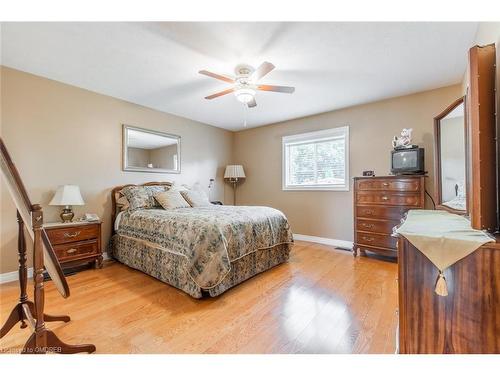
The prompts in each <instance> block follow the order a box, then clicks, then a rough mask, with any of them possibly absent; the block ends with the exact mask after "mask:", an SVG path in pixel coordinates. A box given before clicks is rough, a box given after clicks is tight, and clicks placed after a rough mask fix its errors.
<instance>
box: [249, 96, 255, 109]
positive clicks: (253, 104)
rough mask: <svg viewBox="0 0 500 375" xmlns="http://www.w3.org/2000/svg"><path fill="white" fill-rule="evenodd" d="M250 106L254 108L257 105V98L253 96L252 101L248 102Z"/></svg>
mask: <svg viewBox="0 0 500 375" xmlns="http://www.w3.org/2000/svg"><path fill="white" fill-rule="evenodd" d="M247 105H248V108H253V107H256V106H257V102H256V101H255V98H253V99H252V100H251V101H249V102H248V103H247Z"/></svg>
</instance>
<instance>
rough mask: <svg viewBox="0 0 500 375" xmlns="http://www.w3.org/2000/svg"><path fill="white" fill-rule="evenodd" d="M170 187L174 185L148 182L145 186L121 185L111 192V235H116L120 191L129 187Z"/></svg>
mask: <svg viewBox="0 0 500 375" xmlns="http://www.w3.org/2000/svg"><path fill="white" fill-rule="evenodd" d="M151 185H155V186H158V185H160V186H168V187H171V186H172V183H171V182H165V181H164V182H146V183H144V184H139V185H136V184H127V185H121V186H116V187H114V188H113V189H112V190H111V234H112V235H113V234H114V233H115V219H116V215H118V212H116V199H117V196H118V195H119V193H120V191H121V190H122V189H123V188H126V187H127V186H151Z"/></svg>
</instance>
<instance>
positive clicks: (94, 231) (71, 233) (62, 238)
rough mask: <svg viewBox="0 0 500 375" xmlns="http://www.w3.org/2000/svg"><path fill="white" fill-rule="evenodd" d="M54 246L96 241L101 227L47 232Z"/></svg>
mask: <svg viewBox="0 0 500 375" xmlns="http://www.w3.org/2000/svg"><path fill="white" fill-rule="evenodd" d="M47 235H48V236H49V239H50V242H51V243H52V245H57V244H62V243H68V242H78V241H85V240H90V239H96V238H97V237H98V236H99V225H97V224H96V225H82V226H81V227H79V226H73V227H71V228H58V229H50V230H47Z"/></svg>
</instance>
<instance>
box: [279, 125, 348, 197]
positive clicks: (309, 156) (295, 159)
mask: <svg viewBox="0 0 500 375" xmlns="http://www.w3.org/2000/svg"><path fill="white" fill-rule="evenodd" d="M282 141H283V151H282V152H283V166H282V168H283V190H345V191H347V190H349V127H348V126H344V127H340V128H334V129H327V130H321V131H317V132H312V133H305V134H297V135H290V136H286V137H283V140H282Z"/></svg>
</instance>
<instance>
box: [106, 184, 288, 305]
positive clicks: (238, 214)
mask: <svg viewBox="0 0 500 375" xmlns="http://www.w3.org/2000/svg"><path fill="white" fill-rule="evenodd" d="M128 186H162V187H164V188H165V189H169V188H170V187H171V184H170V183H168V182H154V183H148V184H144V185H124V186H118V187H116V188H114V189H113V190H112V204H113V212H112V221H113V223H114V225H113V236H112V238H111V242H110V252H111V254H112V256H113V258H115V259H116V260H118V261H119V262H121V263H123V264H125V265H127V266H129V267H132V268H135V269H137V270H140V271H142V272H144V273H146V274H148V275H150V276H153V277H155V278H157V279H158V280H161V281H163V282H165V283H167V284H169V285H171V286H174V287H176V288H178V289H181V290H183V291H184V292H186V293H188V294H189V295H190V296H192V297H194V298H201V297H202V296H204V295H209V296H211V297H215V296H218V295H220V294H221V293H223V292H225V291H226V290H228V289H229V288H231V287H233V286H235V285H237V284H240V283H241V282H243V281H245V280H247V279H249V278H251V277H252V276H255V275H257V274H259V273H261V272H264V271H266V270H268V269H270V268H272V267H274V266H277V265H279V264H281V263H284V262H286V261H287V260H288V258H289V254H290V249H291V246H292V245H293V238H292V232H291V230H290V226H289V224H288V221H287V219H286V217H285V216H284V215H283V213H281V212H280V211H278V210H276V209H273V208H270V207H259V206H223V205H210V206H206V207H189V208H175V209H167V210H165V209H163V208H157V207H154V208H148V209H136V210H131V209H127V205H126V204H124V203H123V202H124V197H123V194H122V191H123V189H124V188H126V187H128Z"/></svg>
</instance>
